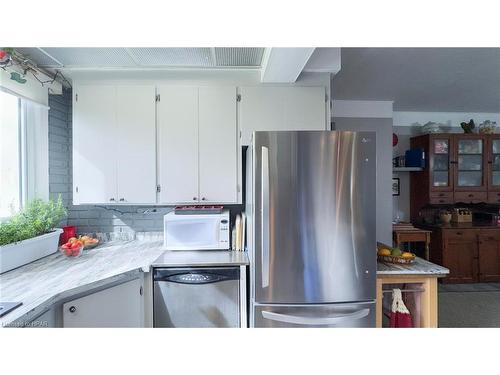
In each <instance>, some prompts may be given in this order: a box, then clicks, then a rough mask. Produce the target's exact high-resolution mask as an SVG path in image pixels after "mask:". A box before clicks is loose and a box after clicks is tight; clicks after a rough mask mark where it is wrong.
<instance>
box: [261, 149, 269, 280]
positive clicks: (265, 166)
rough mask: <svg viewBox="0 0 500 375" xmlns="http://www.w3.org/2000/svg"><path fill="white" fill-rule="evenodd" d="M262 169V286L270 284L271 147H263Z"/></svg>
mask: <svg viewBox="0 0 500 375" xmlns="http://www.w3.org/2000/svg"><path fill="white" fill-rule="evenodd" d="M261 152H262V169H261V181H262V190H261V202H262V206H261V207H262V208H261V241H262V242H261V249H262V250H261V251H262V254H261V262H262V287H263V288H267V287H268V286H269V149H268V148H267V147H264V146H263V147H262V150H261Z"/></svg>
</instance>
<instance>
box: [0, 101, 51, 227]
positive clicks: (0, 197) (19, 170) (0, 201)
mask: <svg viewBox="0 0 500 375" xmlns="http://www.w3.org/2000/svg"><path fill="white" fill-rule="evenodd" d="M48 164H49V162H48V108H47V107H45V106H43V105H40V104H36V103H34V102H31V101H29V100H25V99H20V98H18V97H17V96H14V95H11V94H9V93H6V92H3V91H0V220H1V219H2V218H4V219H5V218H8V217H10V216H12V215H13V214H15V213H17V212H18V211H19V210H20V209H21V208H22V207H23V206H24V204H25V202H26V201H29V200H31V199H33V198H42V199H47V198H48V184H49V181H48V179H49V171H48Z"/></svg>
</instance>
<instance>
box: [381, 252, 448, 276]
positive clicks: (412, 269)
mask: <svg viewBox="0 0 500 375" xmlns="http://www.w3.org/2000/svg"><path fill="white" fill-rule="evenodd" d="M449 273H450V270H449V269H448V268H445V267H442V266H439V265H437V264H434V263H431V262H429V261H427V260H425V259H422V258H419V257H416V258H415V262H413V263H411V264H395V263H385V262H378V263H377V275H402V276H404V275H422V276H424V275H430V276H436V277H444V276H446V275H447V274H449Z"/></svg>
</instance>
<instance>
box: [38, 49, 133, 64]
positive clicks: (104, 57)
mask: <svg viewBox="0 0 500 375" xmlns="http://www.w3.org/2000/svg"><path fill="white" fill-rule="evenodd" d="M42 49H43V50H44V51H46V52H47V53H48V54H49V55H51V56H52V57H54V58H55V59H57V60H58V61H60V62H61V63H62V64H63V65H65V66H79V67H122V66H134V65H135V63H134V60H133V59H132V58H131V57H130V56H129V54H128V53H127V51H126V50H125V49H124V48H66V47H64V48H53V47H50V48H49V47H46V48H42Z"/></svg>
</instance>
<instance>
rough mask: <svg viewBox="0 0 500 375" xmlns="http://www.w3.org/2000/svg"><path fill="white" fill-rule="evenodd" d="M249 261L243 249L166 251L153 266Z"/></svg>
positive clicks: (241, 263) (245, 263) (238, 263)
mask: <svg viewBox="0 0 500 375" xmlns="http://www.w3.org/2000/svg"><path fill="white" fill-rule="evenodd" d="M248 263H249V262H248V257H247V254H246V253H245V252H242V251H224V250H222V251H210V250H209V251H165V252H164V253H163V254H162V255H161V256H160V257H159V258H158V259H156V260H155V261H154V262H153V264H152V266H153V267H176V266H177V267H178V266H192V267H194V266H230V265H247V264H248Z"/></svg>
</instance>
